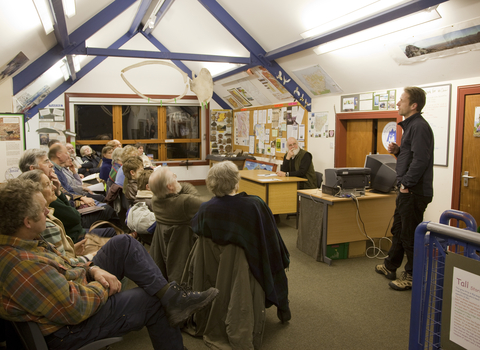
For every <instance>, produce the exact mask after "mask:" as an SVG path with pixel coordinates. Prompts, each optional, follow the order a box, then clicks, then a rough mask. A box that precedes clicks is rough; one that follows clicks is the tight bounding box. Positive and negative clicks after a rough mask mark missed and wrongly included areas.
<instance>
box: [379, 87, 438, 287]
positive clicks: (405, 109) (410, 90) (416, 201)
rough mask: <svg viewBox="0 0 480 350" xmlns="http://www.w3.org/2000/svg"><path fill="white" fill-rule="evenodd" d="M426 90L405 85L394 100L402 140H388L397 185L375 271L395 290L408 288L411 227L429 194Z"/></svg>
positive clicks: (430, 162) (420, 217) (430, 154)
mask: <svg viewBox="0 0 480 350" xmlns="http://www.w3.org/2000/svg"><path fill="white" fill-rule="evenodd" d="M425 100H426V94H425V91H424V90H423V89H420V88H418V87H406V88H405V89H404V93H403V94H402V96H401V97H400V101H398V103H397V106H398V114H400V115H402V116H403V117H404V120H403V121H402V122H400V123H398V124H399V125H400V126H401V127H402V128H403V137H402V144H401V146H400V147H399V146H398V145H397V144H396V143H390V144H389V146H388V151H389V152H390V153H392V154H393V155H395V157H396V158H397V168H396V171H397V186H398V188H399V192H398V195H397V199H396V208H395V214H394V217H393V225H392V229H391V231H392V234H393V238H392V247H391V248H390V250H389V251H388V256H387V258H386V259H385V262H384V264H383V265H377V266H376V267H375V271H376V272H377V273H379V274H382V275H385V277H386V278H388V279H390V280H392V282H390V283H389V286H390V287H391V288H393V289H395V290H408V289H412V274H413V247H414V234H415V229H416V227H417V226H418V224H420V223H421V222H422V221H423V213H424V212H425V209H426V208H427V205H428V203H430V202H431V201H432V197H433V184H432V183H433V150H434V145H433V143H434V140H433V132H432V129H431V128H430V125H429V124H428V122H427V121H426V120H425V119H424V118H423V117H422V115H421V112H422V109H423V107H424V106H425ZM404 254H406V255H407V263H406V264H405V271H403V272H402V274H401V276H400V278H397V276H396V271H397V269H398V268H399V267H400V265H401V264H402V261H403V256H404Z"/></svg>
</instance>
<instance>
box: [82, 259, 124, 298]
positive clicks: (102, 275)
mask: <svg viewBox="0 0 480 350" xmlns="http://www.w3.org/2000/svg"><path fill="white" fill-rule="evenodd" d="M89 272H90V277H91V278H92V279H94V280H95V281H97V282H99V283H100V284H101V285H102V286H104V287H105V288H107V289H108V296H109V297H110V296H112V295H114V294H117V293H119V292H121V291H122V282H120V281H119V280H118V278H117V277H115V276H114V275H112V274H111V273H110V272H107V271H105V270H102V269H101V268H99V267H97V266H95V267H94V268H91V269H89Z"/></svg>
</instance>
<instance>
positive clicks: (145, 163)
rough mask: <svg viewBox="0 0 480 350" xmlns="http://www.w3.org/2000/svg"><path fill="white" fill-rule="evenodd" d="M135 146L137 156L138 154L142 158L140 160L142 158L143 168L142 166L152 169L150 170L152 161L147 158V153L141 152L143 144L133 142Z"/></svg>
mask: <svg viewBox="0 0 480 350" xmlns="http://www.w3.org/2000/svg"><path fill="white" fill-rule="evenodd" d="M135 148H136V149H137V151H138V156H139V157H140V158H142V160H143V168H144V169H152V170H153V165H152V161H151V160H150V158H148V157H147V155H146V154H145V153H144V152H143V144H141V143H136V144H135Z"/></svg>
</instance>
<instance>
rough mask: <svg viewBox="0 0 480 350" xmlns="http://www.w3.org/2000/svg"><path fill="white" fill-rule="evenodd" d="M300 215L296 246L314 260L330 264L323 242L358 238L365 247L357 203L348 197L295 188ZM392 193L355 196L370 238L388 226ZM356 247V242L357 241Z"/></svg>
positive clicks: (347, 240) (393, 195) (381, 233)
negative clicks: (298, 198) (298, 196)
mask: <svg viewBox="0 0 480 350" xmlns="http://www.w3.org/2000/svg"><path fill="white" fill-rule="evenodd" d="M298 194H299V195H300V208H299V212H300V218H299V227H298V238H297V248H298V249H300V250H301V251H302V252H304V253H306V254H308V255H310V256H311V257H313V258H314V259H316V260H317V261H323V262H326V263H328V264H329V265H330V264H331V259H330V258H328V257H327V256H326V252H327V245H330V244H338V243H347V242H349V243H350V245H352V243H351V242H359V243H361V244H363V249H365V241H366V240H367V239H368V238H367V237H365V235H364V234H363V233H362V232H361V231H360V229H359V227H358V225H357V218H356V215H357V207H356V205H355V202H354V201H353V199H352V198H339V197H334V196H331V195H328V194H324V193H322V192H321V191H320V190H318V189H313V190H299V191H298ZM395 198H396V193H395V192H391V193H388V194H380V193H373V192H370V191H367V192H366V194H365V196H362V197H357V199H358V206H359V211H360V216H361V218H362V221H363V222H364V224H365V230H366V232H367V234H368V236H370V237H371V238H381V237H384V236H385V234H386V233H387V235H389V236H390V235H391V234H390V231H389V230H388V227H389V224H390V219H391V218H392V216H393V213H394V211H395ZM357 247H358V245H357Z"/></svg>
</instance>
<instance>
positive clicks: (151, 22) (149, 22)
mask: <svg viewBox="0 0 480 350" xmlns="http://www.w3.org/2000/svg"><path fill="white" fill-rule="evenodd" d="M164 2H165V0H158V2H157V4H156V5H155V8H154V9H153V11H152V13H151V14H150V17H149V18H148V20H147V23H145V25H144V26H143V29H142V31H143V32H144V31H145V30H146V29H147V28H150V29H153V27H155V21H156V20H157V14H158V11H160V7H162V5H163V3H164Z"/></svg>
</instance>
